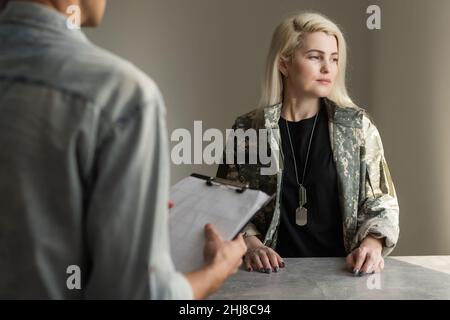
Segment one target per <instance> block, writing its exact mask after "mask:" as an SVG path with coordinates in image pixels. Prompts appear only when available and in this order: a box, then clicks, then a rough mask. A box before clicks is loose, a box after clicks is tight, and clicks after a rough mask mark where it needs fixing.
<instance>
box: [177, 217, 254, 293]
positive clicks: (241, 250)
mask: <svg viewBox="0 0 450 320" xmlns="http://www.w3.org/2000/svg"><path fill="white" fill-rule="evenodd" d="M205 238H206V239H205V240H206V242H205V246H204V248H203V258H204V260H205V261H204V265H203V267H202V268H200V269H198V270H194V271H192V272H189V273H186V274H185V276H186V278H187V280H188V282H189V284H190V285H191V287H192V292H193V297H194V299H204V298H206V297H207V296H209V295H210V294H212V293H213V292H215V291H217V289H219V288H220V286H221V285H222V284H223V282H224V281H225V280H226V279H227V278H228V277H229V276H231V275H232V274H234V273H236V271H237V270H238V268H239V266H240V265H241V264H242V256H243V255H244V254H245V251H246V250H247V246H246V245H245V242H244V238H243V237H242V234H240V235H238V236H237V237H236V239H234V240H232V241H224V240H223V239H222V237H221V236H220V234H219V233H218V232H217V230H216V228H215V227H214V226H213V225H211V224H207V225H205Z"/></svg>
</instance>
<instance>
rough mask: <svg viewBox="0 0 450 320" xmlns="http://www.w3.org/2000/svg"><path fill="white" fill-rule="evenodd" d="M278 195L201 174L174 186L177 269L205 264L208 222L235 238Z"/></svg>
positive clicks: (228, 237)
mask: <svg viewBox="0 0 450 320" xmlns="http://www.w3.org/2000/svg"><path fill="white" fill-rule="evenodd" d="M274 197H275V194H273V195H271V196H269V195H267V194H266V193H264V192H263V191H259V190H254V189H251V188H250V187H249V185H248V184H246V183H241V182H236V181H230V180H226V179H222V178H217V177H208V176H205V175H202V174H197V173H194V174H192V175H190V176H188V177H186V178H184V179H182V180H181V181H179V182H178V183H177V184H175V185H174V186H173V187H172V188H171V191H170V199H171V200H172V201H174V207H173V208H172V209H170V211H169V235H170V246H171V255H172V260H173V262H174V265H175V268H176V269H177V270H178V271H180V272H191V271H193V270H196V269H198V268H200V267H202V266H203V247H204V244H205V236H204V225H205V224H206V223H212V224H213V225H214V226H215V227H216V228H217V229H218V231H219V233H220V234H221V236H222V238H223V239H224V240H232V239H233V238H235V237H236V236H237V235H238V234H239V233H240V232H241V231H242V229H243V228H244V227H245V225H246V224H247V223H248V222H249V221H250V220H251V218H252V217H253V216H254V214H255V213H256V212H258V211H259V210H260V209H262V208H263V207H264V206H266V205H267V204H268V203H269V202H270V201H271V200H273V198H274Z"/></svg>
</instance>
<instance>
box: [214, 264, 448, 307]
mask: <svg viewBox="0 0 450 320" xmlns="http://www.w3.org/2000/svg"><path fill="white" fill-rule="evenodd" d="M285 261H286V268H285V269H282V270H281V271H280V272H278V273H271V274H263V273H259V272H247V271H245V270H239V271H238V272H237V273H236V274H235V275H234V276H233V277H231V278H230V279H229V280H228V281H227V282H226V283H225V284H224V286H223V287H222V288H221V289H220V290H219V291H218V292H217V293H216V294H214V295H213V296H211V297H210V299H225V300H228V299H243V300H247V299H283V300H284V299H450V256H417V257H389V258H386V260H385V269H384V271H383V272H382V273H380V274H375V275H369V276H364V277H354V276H353V275H352V274H351V273H350V272H348V271H347V270H346V268H345V259H343V258H295V259H294V258H291V259H285Z"/></svg>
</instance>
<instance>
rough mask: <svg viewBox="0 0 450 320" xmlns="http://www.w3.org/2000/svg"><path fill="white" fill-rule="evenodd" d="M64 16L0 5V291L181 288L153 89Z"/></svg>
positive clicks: (167, 293)
mask: <svg viewBox="0 0 450 320" xmlns="http://www.w3.org/2000/svg"><path fill="white" fill-rule="evenodd" d="M66 19H67V18H66V17H65V16H64V15H62V14H60V13H58V12H57V11H54V10H52V9H50V8H48V7H45V6H43V5H39V4H35V3H25V2H12V3H9V5H8V6H7V7H6V9H5V10H4V11H2V12H1V13H0V298H56V299H79V298H119V299H147V298H150V299H190V298H192V289H191V287H190V285H189V283H188V282H187V280H186V279H185V277H184V276H183V275H182V274H180V273H177V272H176V271H175V269H174V266H173V262H172V260H171V257H170V250H169V237H168V221H167V214H168V209H167V201H168V191H169V162H170V160H169V151H168V141H167V135H166V127H165V119H164V117H165V108H164V104H163V100H162V97H161V94H160V92H159V90H158V88H157V87H156V85H155V84H154V83H153V81H152V80H150V79H149V78H148V77H147V76H146V75H144V74H143V73H142V72H140V71H139V70H138V69H137V68H136V67H134V66H133V65H131V64H130V63H128V62H126V61H124V60H122V59H120V58H118V57H116V56H114V55H113V54H111V53H108V52H106V51H104V50H102V49H100V48H98V47H96V46H95V45H93V44H92V43H90V42H89V41H88V40H87V38H86V37H85V36H84V34H83V33H82V32H81V31H80V30H71V29H68V28H67V27H66ZM70 266H76V267H75V268H77V267H79V270H80V274H81V289H77V288H74V289H69V287H70V288H72V287H73V285H74V284H76V283H77V282H76V278H74V277H73V276H76V275H77V272H76V269H71V268H73V267H70ZM74 270H75V271H74ZM67 284H69V287H68V286H67ZM70 284H71V285H72V286H70Z"/></svg>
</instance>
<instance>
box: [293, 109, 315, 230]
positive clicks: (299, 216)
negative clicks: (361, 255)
mask: <svg viewBox="0 0 450 320" xmlns="http://www.w3.org/2000/svg"><path fill="white" fill-rule="evenodd" d="M319 112H320V109H319V111H318V112H317V114H316V117H315V119H314V124H313V128H312V132H311V136H310V138H309V144H308V151H307V152H306V159H305V165H304V167H303V175H302V181H301V183H300V182H299V181H298V171H297V161H296V159H295V154H294V146H293V145H292V140H291V133H290V131H289V123H288V122H287V120H286V119H284V120H285V121H286V128H287V132H288V137H289V143H290V145H291V151H292V157H293V158H294V169H295V179H296V180H297V185H298V195H299V206H298V208H297V210H295V223H296V224H297V225H298V226H305V225H306V224H307V223H308V210H307V209H306V208H305V205H306V203H307V202H308V199H307V197H306V188H305V186H304V185H303V183H304V182H305V173H306V166H307V165H308V158H309V150H310V149H311V142H312V138H313V135H314V129H315V128H316V122H317V116H318V115H319Z"/></svg>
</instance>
